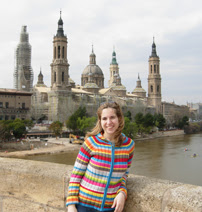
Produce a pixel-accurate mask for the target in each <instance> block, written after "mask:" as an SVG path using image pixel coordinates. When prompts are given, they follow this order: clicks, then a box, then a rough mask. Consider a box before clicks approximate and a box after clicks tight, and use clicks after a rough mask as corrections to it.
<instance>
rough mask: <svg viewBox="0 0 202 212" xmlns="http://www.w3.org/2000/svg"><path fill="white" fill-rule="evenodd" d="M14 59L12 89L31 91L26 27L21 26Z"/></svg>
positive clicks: (31, 79) (29, 48)
mask: <svg viewBox="0 0 202 212" xmlns="http://www.w3.org/2000/svg"><path fill="white" fill-rule="evenodd" d="M15 57H16V58H15V61H16V66H15V71H14V87H15V88H16V89H17V90H25V91H31V89H32V87H33V70H32V67H31V45H30V44H29V34H28V33H27V26H22V30H21V33H20V43H19V44H18V46H17V49H16V54H15Z"/></svg>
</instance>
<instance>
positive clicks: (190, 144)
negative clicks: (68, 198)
mask: <svg viewBox="0 0 202 212" xmlns="http://www.w3.org/2000/svg"><path fill="white" fill-rule="evenodd" d="M186 148H187V149H188V151H184V150H185V149H186ZM77 153H78V151H75V152H71V153H61V154H51V155H40V156H29V157H27V158H26V159H31V160H40V161H48V162H54V163H62V164H68V165H73V164H74V162H75V158H76V156H77ZM193 154H196V155H197V157H193ZM201 164H202V134H195V135H181V136H175V137H166V138H159V139H154V140H146V141H136V148H135V155H134V159H133V163H132V166H131V171H130V173H132V174H137V175H144V176H148V177H155V178H161V179H168V180H172V181H179V182H183V183H190V184H195V185H200V186H202V165H201Z"/></svg>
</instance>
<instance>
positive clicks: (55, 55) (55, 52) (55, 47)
mask: <svg viewBox="0 0 202 212" xmlns="http://www.w3.org/2000/svg"><path fill="white" fill-rule="evenodd" d="M54 59H56V47H55V48H54Z"/></svg>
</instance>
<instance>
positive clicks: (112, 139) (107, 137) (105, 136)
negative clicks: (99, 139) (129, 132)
mask: <svg viewBox="0 0 202 212" xmlns="http://www.w3.org/2000/svg"><path fill="white" fill-rule="evenodd" d="M103 136H104V138H105V139H107V140H108V141H111V142H113V143H115V138H114V136H109V135H105V134H103Z"/></svg>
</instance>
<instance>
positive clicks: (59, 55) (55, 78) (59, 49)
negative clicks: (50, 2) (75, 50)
mask: <svg viewBox="0 0 202 212" xmlns="http://www.w3.org/2000/svg"><path fill="white" fill-rule="evenodd" d="M51 89H52V90H70V85H69V64H68V60H67V37H66V35H64V30H63V20H62V18H61V11H60V19H59V21H58V30H57V34H56V35H55V36H54V38H53V60H52V63H51Z"/></svg>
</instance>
